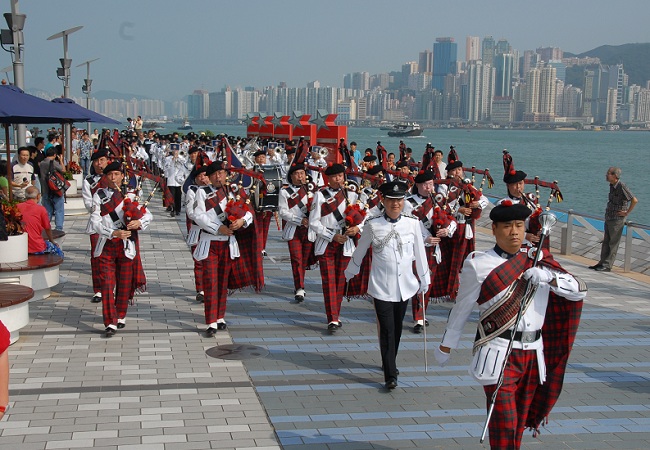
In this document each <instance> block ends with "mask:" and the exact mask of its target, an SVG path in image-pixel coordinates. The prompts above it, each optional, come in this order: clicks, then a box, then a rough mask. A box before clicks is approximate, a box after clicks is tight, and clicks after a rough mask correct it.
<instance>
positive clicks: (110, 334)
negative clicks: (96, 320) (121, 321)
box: [104, 327, 117, 338]
mask: <svg viewBox="0 0 650 450" xmlns="http://www.w3.org/2000/svg"><path fill="white" fill-rule="evenodd" d="M116 332H117V331H116V330H115V328H113V327H106V329H105V330H104V337H107V338H110V337H113V336H115V333H116Z"/></svg>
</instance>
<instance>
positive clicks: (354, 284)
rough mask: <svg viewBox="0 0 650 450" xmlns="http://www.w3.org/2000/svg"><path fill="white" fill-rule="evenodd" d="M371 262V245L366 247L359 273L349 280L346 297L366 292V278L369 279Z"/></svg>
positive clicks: (361, 294) (362, 294)
mask: <svg viewBox="0 0 650 450" xmlns="http://www.w3.org/2000/svg"><path fill="white" fill-rule="evenodd" d="M371 264H372V247H370V248H368V251H367V252H366V256H364V257H363V261H361V267H360V268H359V273H358V274H357V275H356V276H355V277H354V278H352V279H351V280H350V282H349V284H348V293H347V295H348V297H361V296H364V295H366V293H367V292H368V280H370V265H371Z"/></svg>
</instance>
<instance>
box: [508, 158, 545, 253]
mask: <svg viewBox="0 0 650 450" xmlns="http://www.w3.org/2000/svg"><path fill="white" fill-rule="evenodd" d="M503 169H504V173H503V182H504V183H505V184H506V188H507V189H508V197H507V198H509V199H510V200H512V202H513V203H521V204H523V205H525V206H526V207H527V208H528V209H530V210H531V212H533V213H534V212H535V211H537V210H538V207H537V199H536V198H535V196H534V195H533V194H526V193H525V192H524V186H525V183H524V180H525V179H526V172H524V171H522V170H515V165H514V163H513V162H512V156H510V154H509V153H508V151H507V150H504V151H503ZM540 212H541V210H540ZM534 216H535V217H532V215H531V216H530V217H528V219H526V240H528V241H529V242H532V243H533V244H536V243H538V242H539V239H540V234H541V227H540V226H539V222H538V221H537V219H536V218H537V216H538V214H534ZM548 243H549V239H548V238H547V239H546V242H545V244H548ZM544 247H545V248H549V246H547V245H545V246H544Z"/></svg>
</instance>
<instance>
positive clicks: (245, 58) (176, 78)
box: [0, 0, 650, 101]
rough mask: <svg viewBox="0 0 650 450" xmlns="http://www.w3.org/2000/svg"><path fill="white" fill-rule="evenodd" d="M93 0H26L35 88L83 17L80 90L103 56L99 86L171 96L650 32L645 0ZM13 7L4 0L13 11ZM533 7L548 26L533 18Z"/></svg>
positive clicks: (615, 41) (624, 39)
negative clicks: (441, 41)
mask: <svg viewBox="0 0 650 450" xmlns="http://www.w3.org/2000/svg"><path fill="white" fill-rule="evenodd" d="M555 3H557V6H558V7H557V8H556V7H554V6H553V5H554V4H555ZM88 5H89V3H88V2H83V1H81V0H64V1H59V2H43V3H38V2H30V3H26V2H20V4H19V8H20V12H21V13H23V14H26V15H27V20H26V25H25V30H24V35H25V88H26V89H42V90H45V91H49V92H53V93H54V92H62V90H63V88H62V83H61V82H60V81H59V80H57V79H56V75H55V71H56V68H57V67H58V65H59V61H58V59H59V58H60V57H61V56H62V53H63V52H62V44H61V41H60V40H55V41H50V42H48V41H46V38H47V37H48V36H50V35H52V34H54V33H56V32H59V31H61V30H63V29H67V28H70V27H73V26H77V25H83V26H84V29H82V30H80V31H79V32H77V33H75V34H73V35H71V36H70V38H69V52H70V57H71V58H72V59H73V61H72V67H73V69H72V78H71V95H72V96H74V97H81V96H82V93H81V85H82V84H83V78H85V68H76V66H77V65H78V64H80V63H82V62H84V61H87V60H90V59H94V58H100V59H99V61H96V62H94V63H93V64H92V65H91V79H93V86H92V87H93V91H95V92H97V91H100V90H107V91H117V92H123V93H128V94H137V95H144V96H147V97H151V98H160V99H163V100H165V101H173V100H179V99H183V98H184V97H185V96H186V95H187V93H189V92H192V91H194V90H196V89H205V90H207V91H209V92H215V91H220V90H221V89H222V88H223V87H225V86H231V87H233V88H235V87H245V86H256V87H258V88H261V87H263V86H269V85H277V84H278V83H280V82H282V81H284V82H286V83H287V85H289V86H305V85H306V84H307V83H309V82H310V81H315V80H318V81H320V83H321V86H341V85H342V80H343V77H344V75H345V74H347V73H353V72H361V71H367V72H369V73H371V74H373V73H385V72H390V71H395V70H399V69H400V67H402V65H403V64H404V63H405V62H407V61H412V60H413V61H418V55H419V53H420V52H423V51H427V50H431V49H432V48H433V44H434V42H435V40H436V38H438V37H441V36H449V37H453V38H454V39H455V41H456V43H457V44H458V59H459V60H464V59H465V38H466V36H478V37H479V38H480V39H483V38H484V37H485V36H489V35H491V36H493V37H494V39H495V40H498V39H501V38H505V39H507V40H508V41H509V42H510V44H511V45H512V46H513V47H514V48H516V49H518V50H519V51H521V52H523V51H524V50H531V49H535V48H538V47H547V46H552V47H560V48H562V50H564V51H566V52H572V53H581V52H584V51H587V50H590V49H592V48H595V47H598V46H600V45H620V44H623V43H630V42H648V41H650V36H649V35H648V32H647V31H646V27H645V26H644V23H643V22H644V17H648V13H650V2H645V1H639V0H628V1H623V2H619V3H617V9H620V10H622V11H629V12H632V11H633V12H634V13H631V14H614V15H613V14H610V13H609V12H611V11H610V9H611V4H610V3H609V2H605V1H589V2H587V1H577V2H570V4H567V3H560V2H555V1H551V2H547V4H545V6H544V8H532V7H526V6H525V5H524V6H522V4H521V2H514V1H510V0H508V1H497V2H490V3H489V4H488V3H487V2H481V1H467V2H459V4H455V3H452V4H449V3H448V2H439V1H407V2H405V3H403V4H402V5H400V7H399V8H398V9H399V10H401V11H403V12H404V15H403V20H402V21H400V20H401V17H396V16H395V10H396V9H395V4H394V2H388V1H383V0H380V1H366V0H360V1H356V2H343V1H342V0H333V1H330V2H327V3H326V4H325V3H313V4H312V3H307V4H305V3H304V2H298V1H294V0H291V1H283V2H282V3H278V4H276V3H272V4H269V3H266V2H261V1H260V2H258V1H253V2H246V3H245V4H241V3H239V2H219V3H216V2H208V1H199V0H193V1H189V2H186V3H184V4H182V5H181V4H179V3H176V2H173V3H168V2H153V1H151V0H146V1H145V0H143V1H139V2H126V1H123V0H116V1H112V2H110V3H108V2H107V3H101V4H95V3H90V5H92V10H89V8H88ZM10 6H11V5H10V2H6V4H5V7H4V8H3V12H8V11H10ZM560 7H561V9H560ZM608 11H609V12H608ZM644 12H645V13H646V14H644ZM531 14H534V17H535V23H544V24H545V26H544V27H534V26H531V24H530V17H531ZM605 15H607V16H606V18H607V20H604V16H605ZM485 17H490V18H491V19H490V20H489V21H486V20H484V18H485ZM578 17H579V19H580V20H576V18H578ZM186 24H187V25H186ZM595 24H606V25H602V26H601V27H600V28H598V27H597V26H596V25H595ZM3 28H6V25H4V26H3ZM505 30H507V31H505ZM224 42H225V43H227V44H226V45H224V44H223V43H224ZM0 55H3V56H0V58H3V59H2V60H1V61H0V64H2V65H3V66H2V67H5V66H9V65H10V64H11V59H10V55H9V54H8V53H0ZM434 66H435V55H434ZM3 77H4V76H3Z"/></svg>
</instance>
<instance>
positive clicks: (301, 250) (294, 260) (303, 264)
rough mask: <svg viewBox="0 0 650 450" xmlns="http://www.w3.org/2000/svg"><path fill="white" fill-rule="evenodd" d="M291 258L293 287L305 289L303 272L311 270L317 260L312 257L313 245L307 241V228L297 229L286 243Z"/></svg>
mask: <svg viewBox="0 0 650 450" xmlns="http://www.w3.org/2000/svg"><path fill="white" fill-rule="evenodd" d="M287 244H288V245H289V256H290V258H291V273H292V275H293V287H294V288H295V289H304V288H305V271H306V270H309V269H313V268H315V266H316V263H317V260H316V257H315V256H314V243H313V242H310V241H309V240H308V239H307V227H297V228H296V232H295V233H294V235H293V239H291V240H290V241H289V242H287Z"/></svg>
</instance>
